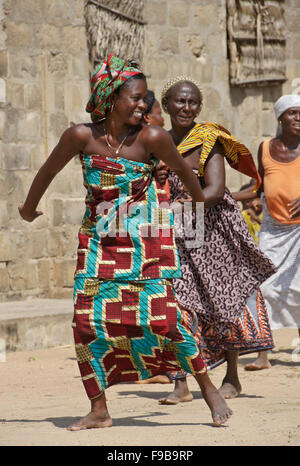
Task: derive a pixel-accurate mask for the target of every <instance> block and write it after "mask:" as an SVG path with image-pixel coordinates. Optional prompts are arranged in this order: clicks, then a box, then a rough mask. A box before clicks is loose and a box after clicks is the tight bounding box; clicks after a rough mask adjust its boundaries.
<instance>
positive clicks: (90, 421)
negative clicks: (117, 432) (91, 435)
mask: <svg viewBox="0 0 300 466" xmlns="http://www.w3.org/2000/svg"><path fill="white" fill-rule="evenodd" d="M111 426H112V419H111V417H110V415H109V413H108V409H107V405H106V398H105V393H104V392H102V394H101V395H100V396H99V397H98V398H96V399H94V400H92V401H91V411H90V412H89V414H88V415H87V416H85V417H83V418H82V419H80V420H79V421H78V422H75V424H72V425H71V426H70V427H68V430H72V431H77V430H83V429H93V428H103V427H111Z"/></svg>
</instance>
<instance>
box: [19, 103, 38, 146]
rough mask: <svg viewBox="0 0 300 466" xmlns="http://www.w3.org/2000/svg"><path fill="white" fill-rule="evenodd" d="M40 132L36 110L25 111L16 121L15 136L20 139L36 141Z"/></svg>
mask: <svg viewBox="0 0 300 466" xmlns="http://www.w3.org/2000/svg"><path fill="white" fill-rule="evenodd" d="M40 134H41V116H40V113H39V112H38V111H32V112H27V113H26V114H25V115H24V117H23V118H22V119H20V120H19V121H18V123H17V136H18V138H19V140H20V141H28V142H29V141H32V142H34V141H36V139H37V138H39V137H40Z"/></svg>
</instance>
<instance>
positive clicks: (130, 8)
mask: <svg viewBox="0 0 300 466" xmlns="http://www.w3.org/2000/svg"><path fill="white" fill-rule="evenodd" d="M143 13H144V0H103V1H100V0H87V1H86V3H85V9H84V14H85V23H86V33H87V44H88V51H89V60H90V64H91V67H92V68H95V66H96V65H97V64H98V63H99V62H100V61H102V60H103V59H104V58H107V56H108V55H109V54H110V53H113V54H114V55H117V56H119V57H121V58H135V59H137V60H139V61H142V58H143V48H144V26H145V24H146V23H145V22H144V20H143Z"/></svg>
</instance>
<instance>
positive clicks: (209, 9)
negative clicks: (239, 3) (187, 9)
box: [192, 2, 225, 33]
mask: <svg viewBox="0 0 300 466" xmlns="http://www.w3.org/2000/svg"><path fill="white" fill-rule="evenodd" d="M215 3H216V2H206V4H202V5H194V8H193V10H194V11H193V13H192V18H193V23H192V25H193V27H194V28H195V27H197V28H198V29H199V31H203V30H205V33H207V29H209V28H210V29H214V30H215V29H216V25H218V23H219V17H220V11H219V8H216V5H215ZM223 8H224V7H223ZM223 8H222V9H223ZM220 10H221V9H220ZM224 10H225V8H224Z"/></svg>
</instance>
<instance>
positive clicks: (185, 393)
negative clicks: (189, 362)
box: [159, 377, 193, 405]
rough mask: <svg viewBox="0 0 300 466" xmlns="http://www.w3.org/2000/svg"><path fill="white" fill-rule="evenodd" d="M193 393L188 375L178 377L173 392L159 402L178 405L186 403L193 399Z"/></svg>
mask: <svg viewBox="0 0 300 466" xmlns="http://www.w3.org/2000/svg"><path fill="white" fill-rule="evenodd" d="M192 399H193V395H192V394H191V392H190V391H189V388H188V384H187V380H186V377H182V378H176V379H175V387H174V390H173V392H172V393H170V394H169V395H168V396H167V397H166V398H161V399H160V400H159V403H160V404H161V405H177V404H178V403H184V402H187V401H192Z"/></svg>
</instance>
